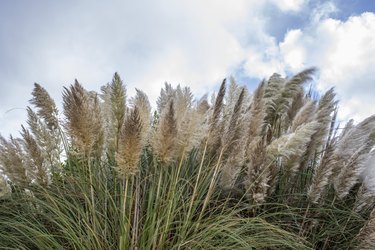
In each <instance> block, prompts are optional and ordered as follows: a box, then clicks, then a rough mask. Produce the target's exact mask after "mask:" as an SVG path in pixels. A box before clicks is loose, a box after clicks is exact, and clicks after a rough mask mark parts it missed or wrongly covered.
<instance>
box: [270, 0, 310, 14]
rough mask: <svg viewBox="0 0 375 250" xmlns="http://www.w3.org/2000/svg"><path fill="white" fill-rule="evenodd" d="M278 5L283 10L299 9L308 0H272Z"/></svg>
mask: <svg viewBox="0 0 375 250" xmlns="http://www.w3.org/2000/svg"><path fill="white" fill-rule="evenodd" d="M271 2H273V3H274V4H276V6H277V7H279V8H280V9H281V10H282V11H295V12H296V11H299V10H301V9H302V8H303V7H304V6H305V5H306V4H307V2H308V1H307V0H271Z"/></svg>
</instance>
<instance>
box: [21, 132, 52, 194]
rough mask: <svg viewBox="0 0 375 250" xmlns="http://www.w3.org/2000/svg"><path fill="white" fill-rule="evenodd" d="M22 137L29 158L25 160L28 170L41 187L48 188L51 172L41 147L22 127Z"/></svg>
mask: <svg viewBox="0 0 375 250" xmlns="http://www.w3.org/2000/svg"><path fill="white" fill-rule="evenodd" d="M21 136H22V138H23V140H24V146H25V150H26V154H27V158H26V159H25V165H27V167H26V168H27V169H30V170H31V171H30V174H32V175H33V178H35V179H36V182H37V183H38V184H39V185H41V186H43V187H47V186H48V184H49V173H48V172H49V170H48V169H47V168H46V166H45V165H46V164H45V159H44V157H43V154H42V152H41V149H40V147H39V146H38V144H37V142H36V140H35V139H34V137H33V136H32V135H31V134H30V132H29V131H28V130H27V129H25V127H24V126H22V132H21Z"/></svg>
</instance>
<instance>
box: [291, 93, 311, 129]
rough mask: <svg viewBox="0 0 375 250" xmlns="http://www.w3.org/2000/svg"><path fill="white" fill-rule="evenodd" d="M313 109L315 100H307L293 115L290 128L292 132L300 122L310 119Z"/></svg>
mask: <svg viewBox="0 0 375 250" xmlns="http://www.w3.org/2000/svg"><path fill="white" fill-rule="evenodd" d="M315 111H316V106H315V102H314V101H312V100H309V101H307V102H306V103H305V104H304V105H303V106H302V108H301V109H300V110H299V111H298V112H297V114H296V116H295V117H294V119H293V121H292V125H291V129H290V130H291V131H292V132H294V131H296V129H297V128H298V127H299V126H301V125H302V124H305V123H308V122H310V121H312V119H313V118H314V113H315Z"/></svg>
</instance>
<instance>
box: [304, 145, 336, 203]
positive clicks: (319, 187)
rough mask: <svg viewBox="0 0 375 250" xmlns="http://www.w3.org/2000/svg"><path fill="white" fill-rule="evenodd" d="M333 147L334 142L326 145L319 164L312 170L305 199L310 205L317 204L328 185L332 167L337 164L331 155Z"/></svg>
mask: <svg viewBox="0 0 375 250" xmlns="http://www.w3.org/2000/svg"><path fill="white" fill-rule="evenodd" d="M335 145H336V142H335V141H332V142H331V143H330V144H329V145H328V147H327V148H326V151H325V153H324V155H323V158H322V160H321V162H320V164H319V165H318V166H317V167H316V168H315V170H314V174H313V178H312V181H311V185H310V187H309V189H308V191H307V197H308V198H309V200H310V201H311V202H312V203H318V201H319V199H320V198H321V197H322V195H323V193H324V191H325V189H326V187H327V186H328V184H329V180H330V177H331V175H332V169H333V165H334V164H336V162H337V159H336V158H335V156H334V154H333V152H334V149H335Z"/></svg>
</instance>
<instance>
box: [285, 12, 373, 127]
mask: <svg viewBox="0 0 375 250" xmlns="http://www.w3.org/2000/svg"><path fill="white" fill-rule="evenodd" d="M280 50H281V53H282V55H283V58H284V62H285V66H286V67H289V68H290V69H292V70H299V69H300V68H301V67H305V66H311V65H314V66H317V67H319V69H320V75H319V79H318V85H317V86H318V88H319V90H321V91H324V90H326V89H328V88H330V87H331V86H335V87H336V91H337V92H338V95H339V98H340V99H341V102H340V107H341V112H340V118H341V119H348V118H350V117H353V118H354V119H356V120H357V121H359V120H361V119H364V118H365V117H367V116H369V115H371V114H374V113H375V99H374V98H373V96H374V94H375V85H374V83H375V72H374V68H373V65H375V14H374V13H363V14H361V15H359V16H352V17H350V18H349V19H348V20H346V21H339V20H335V19H331V18H326V19H324V20H320V21H319V22H318V23H316V26H312V27H309V28H306V29H304V30H291V31H289V32H288V33H287V34H286V36H285V39H284V41H283V42H282V43H281V44H280Z"/></svg>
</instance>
